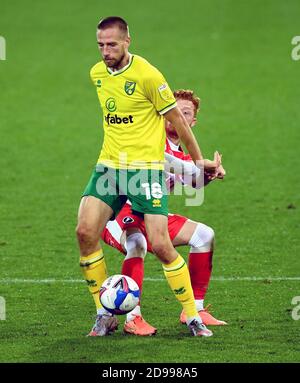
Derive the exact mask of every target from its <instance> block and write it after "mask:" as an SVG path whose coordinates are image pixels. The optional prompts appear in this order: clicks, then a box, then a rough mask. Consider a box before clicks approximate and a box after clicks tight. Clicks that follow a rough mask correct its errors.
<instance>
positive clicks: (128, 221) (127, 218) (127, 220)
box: [122, 217, 134, 223]
mask: <svg viewBox="0 0 300 383" xmlns="http://www.w3.org/2000/svg"><path fill="white" fill-rule="evenodd" d="M122 222H123V223H132V222H134V219H133V218H131V217H124V218H123V221H122Z"/></svg>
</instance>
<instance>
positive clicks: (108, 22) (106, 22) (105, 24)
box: [97, 16, 129, 34]
mask: <svg viewBox="0 0 300 383" xmlns="http://www.w3.org/2000/svg"><path fill="white" fill-rule="evenodd" d="M115 25H116V26H118V27H119V28H120V30H121V31H122V32H124V33H126V34H129V33H128V24H127V23H126V21H125V20H124V19H122V17H119V16H109V17H106V18H105V19H102V20H100V21H99V23H98V25H97V29H106V28H109V27H112V26H115Z"/></svg>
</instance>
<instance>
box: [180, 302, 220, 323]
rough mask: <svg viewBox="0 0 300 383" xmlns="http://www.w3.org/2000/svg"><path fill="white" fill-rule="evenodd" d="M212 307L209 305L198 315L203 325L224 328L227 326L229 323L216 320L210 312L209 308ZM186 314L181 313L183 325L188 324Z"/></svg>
mask: <svg viewBox="0 0 300 383" xmlns="http://www.w3.org/2000/svg"><path fill="white" fill-rule="evenodd" d="M210 306H211V305H208V306H206V307H205V309H204V310H200V311H199V312H198V313H199V315H200V318H201V319H202V322H203V324H205V326H224V325H226V324H227V322H225V321H223V320H219V319H216V318H214V317H213V316H212V315H211V314H210V312H209V311H208V308H209V307H210ZM186 319H187V317H186V314H185V312H184V311H183V310H182V311H181V314H180V319H179V320H180V322H181V323H182V324H185V323H186Z"/></svg>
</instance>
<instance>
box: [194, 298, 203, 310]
mask: <svg viewBox="0 0 300 383" xmlns="http://www.w3.org/2000/svg"><path fill="white" fill-rule="evenodd" d="M195 303H196V308H197V311H201V310H204V299H195Z"/></svg>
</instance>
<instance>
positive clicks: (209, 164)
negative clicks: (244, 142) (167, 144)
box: [164, 106, 220, 174]
mask: <svg viewBox="0 0 300 383" xmlns="http://www.w3.org/2000/svg"><path fill="white" fill-rule="evenodd" d="M164 117H165V118H166V119H167V120H168V121H170V123H171V124H172V125H173V126H174V127H175V129H176V132H177V134H178V137H179V138H180V141H181V142H183V143H184V145H185V147H186V148H187V151H188V152H189V154H190V156H191V157H192V160H193V161H194V163H195V164H196V166H198V167H204V170H206V171H207V172H209V173H213V174H215V173H216V169H217V168H218V167H219V165H220V157H219V154H218V153H217V152H216V153H217V154H216V153H215V157H214V160H213V161H210V160H207V159H203V156H202V153H201V150H200V148H199V145H198V143H197V140H196V138H195V136H194V134H193V132H192V130H191V128H190V127H189V125H188V123H187V121H186V119H185V117H184V115H183V114H182V113H181V111H180V109H179V108H178V107H177V106H176V107H174V108H172V109H171V110H169V111H168V112H166V113H165V114H164Z"/></svg>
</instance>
